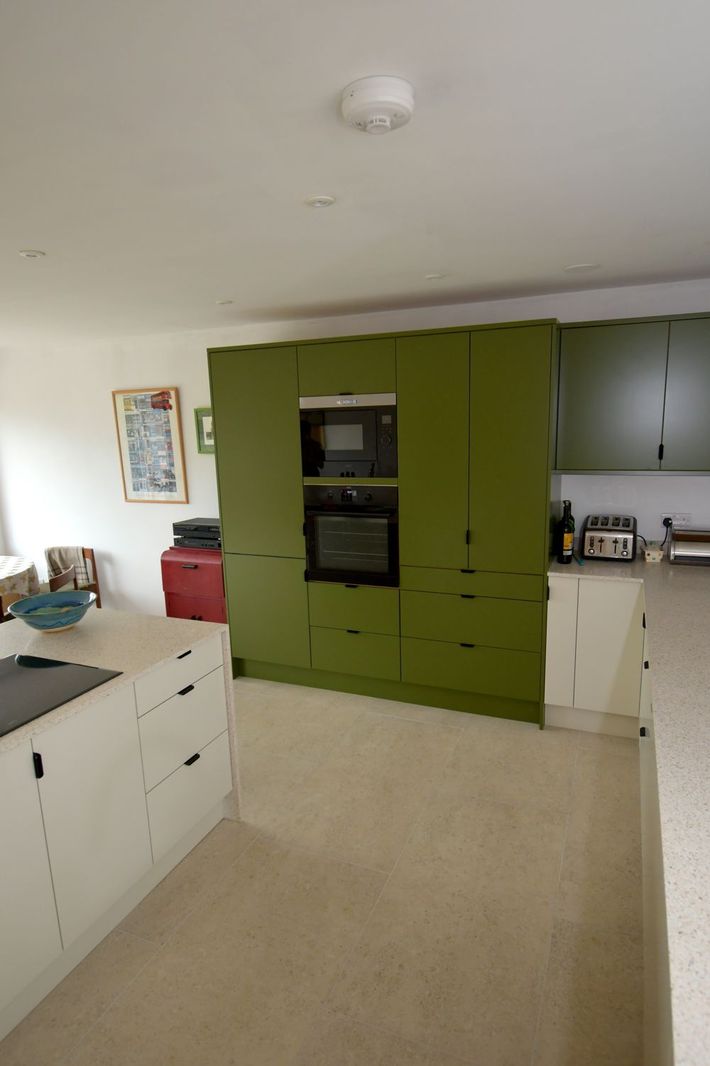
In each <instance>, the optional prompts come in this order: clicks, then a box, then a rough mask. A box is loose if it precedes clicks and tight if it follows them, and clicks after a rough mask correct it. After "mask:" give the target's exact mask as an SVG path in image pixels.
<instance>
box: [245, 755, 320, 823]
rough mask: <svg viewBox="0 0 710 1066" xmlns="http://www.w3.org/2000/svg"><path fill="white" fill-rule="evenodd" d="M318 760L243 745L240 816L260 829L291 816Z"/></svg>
mask: <svg viewBox="0 0 710 1066" xmlns="http://www.w3.org/2000/svg"><path fill="white" fill-rule="evenodd" d="M316 765H317V761H316V760H313V759H305V758H300V759H299V758H297V757H295V756H285V755H275V754H274V753H273V752H270V751H265V750H262V749H259V748H251V747H246V746H244V747H241V748H240V750H239V777H240V784H241V803H240V815H241V817H242V819H243V820H244V821H245V822H246V823H247V824H248V825H251V826H253V827H254V828H256V829H262V830H267V831H268V830H270V829H271V828H273V827H274V826H276V825H278V824H279V823H280V822H282V821H283V820H284V818H287V817H288V816H289V815H290V813H291V811H292V810H293V806H294V803H296V802H297V801H298V800H299V799H300V797H301V795H302V794H303V783H304V781H305V780H306V778H307V777H308V776H309V775H310V774H312V773H313V771H314V769H315V768H316Z"/></svg>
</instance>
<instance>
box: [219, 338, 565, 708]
mask: <svg viewBox="0 0 710 1066" xmlns="http://www.w3.org/2000/svg"><path fill="white" fill-rule="evenodd" d="M555 340H556V338H555V326H554V324H553V323H550V322H543V323H525V324H522V325H511V326H508V325H506V326H490V327H479V328H475V327H472V328H468V329H452V330H435V331H430V332H417V333H408V334H399V335H396V336H385V337H382V336H377V337H364V338H350V339H338V340H334V341H316V342H310V343H306V342H302V343H299V344H298V345H283V346H281V345H265V346H264V347H262V348H252V349H233V350H216V351H212V352H211V353H210V372H211V385H212V403H213V411H214V418H215V436H216V442H217V449H216V450H217V467H218V483H219V493H220V507H221V517H222V537H223V543H224V550H225V577H226V583H227V602H228V606H229V618H230V632H231V639H232V649H233V655H234V659H235V667H236V670H237V671H238V672H240V673H243V674H251V675H253V676H258V677H265V678H271V679H273V680H277V681H279V680H281V681H289V682H293V683H300V684H308V685H314V686H317V687H322V688H332V689H340V690H344V691H349V692H360V693H363V694H367V695H373V696H380V697H384V698H389V699H396V700H405V701H409V702H413V703H419V704H425V705H429V706H441V707H451V708H454V709H457V710H463V711H473V712H479V713H483V714H492V715H499V716H504V717H509V718H516V719H520V720H524V721H530V722H541V721H542V719H541V715H542V710H543V703H542V691H543V686H542V681H543V677H542V675H543V661H544V631H545V625H544V622H545V597H544V590H545V587H546V581H545V574H546V570H547V561H548V507H549V495H550V450H551V440H552V437H551V434H552V432H553V425H552V414H553V411H552V408H553V402H552V396H553V380H555V381H556V373H557V367H556V364H555V365H553V362H554V356H553V352H554V351H555V350H556V344H555V343H554V342H555ZM338 392H365V393H374V392H396V394H397V419H398V452H399V456H398V479H397V483H398V491H399V547H400V588H399V589H382V588H379V589H378V588H375V587H369V586H352V585H338V584H337V583H332V584H331V583H321V582H312V583H307V582H305V581H304V567H305V545H304V539H303V526H302V523H303V496H302V486H303V478H302V474H301V467H300V438H299V424H298V423H299V418H298V396H299V394H300V395H330V394H333V393H338Z"/></svg>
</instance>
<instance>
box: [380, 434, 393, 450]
mask: <svg viewBox="0 0 710 1066" xmlns="http://www.w3.org/2000/svg"><path fill="white" fill-rule="evenodd" d="M391 443H392V435H391V433H383V434H382V436H381V437H380V444H381V445H382V447H383V448H389V446H390V444H391Z"/></svg>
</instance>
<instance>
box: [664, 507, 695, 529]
mask: <svg viewBox="0 0 710 1066" xmlns="http://www.w3.org/2000/svg"><path fill="white" fill-rule="evenodd" d="M691 517H692V515H689V514H686V513H685V512H682V511H680V512H678V511H676V512H675V513H671V512H670V511H664V512H663V514H662V515H661V522H663V519H664V518H670V519H672V521H673V528H674V529H688V527H689V526H690V519H691Z"/></svg>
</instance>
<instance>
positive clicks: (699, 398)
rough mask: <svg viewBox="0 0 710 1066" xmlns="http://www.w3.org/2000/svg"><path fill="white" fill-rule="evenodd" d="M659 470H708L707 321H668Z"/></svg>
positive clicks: (709, 380) (709, 365)
mask: <svg viewBox="0 0 710 1066" xmlns="http://www.w3.org/2000/svg"><path fill="white" fill-rule="evenodd" d="M661 469H663V470H710V319H709V318H696V319H687V320H685V321H680V322H671V334H670V343H669V346H668V380H667V383H666V409H665V415H664V419H663V461H662V462H661Z"/></svg>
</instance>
